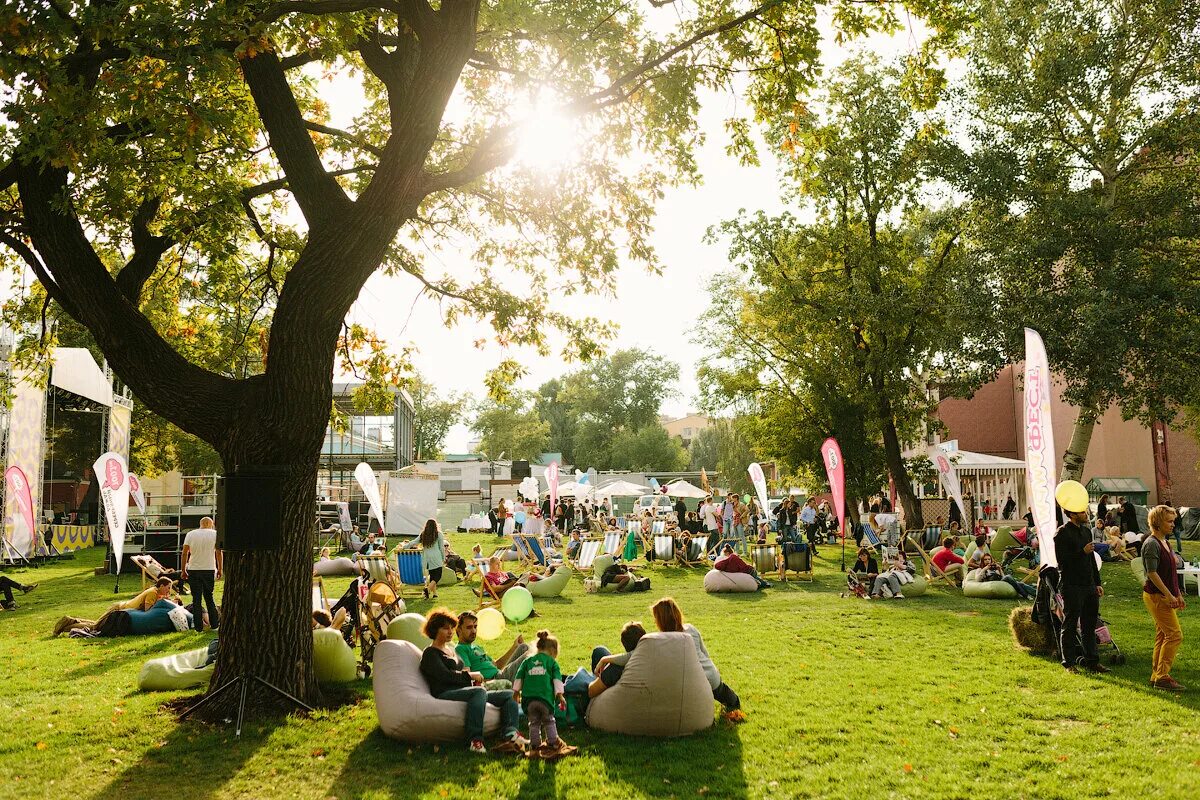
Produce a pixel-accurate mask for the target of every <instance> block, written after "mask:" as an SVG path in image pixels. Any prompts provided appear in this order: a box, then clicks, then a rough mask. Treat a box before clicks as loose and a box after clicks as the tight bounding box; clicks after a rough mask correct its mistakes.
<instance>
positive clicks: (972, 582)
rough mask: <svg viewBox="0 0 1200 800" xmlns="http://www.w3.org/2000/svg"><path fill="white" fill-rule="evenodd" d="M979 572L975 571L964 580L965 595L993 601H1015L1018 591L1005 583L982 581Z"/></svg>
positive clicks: (969, 573)
mask: <svg viewBox="0 0 1200 800" xmlns="http://www.w3.org/2000/svg"><path fill="white" fill-rule="evenodd" d="M978 578H979V570H977V569H973V570H971V571H970V572H968V573H967V577H966V578H964V579H963V585H962V590H963V595H965V596H966V597H986V598H991V599H993V600H1015V599H1016V598H1017V590H1016V589H1014V588H1013V587H1011V586H1009V585H1008V584H1007V583H1006V582H1004V581H981V580H978Z"/></svg>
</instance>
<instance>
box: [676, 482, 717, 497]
mask: <svg viewBox="0 0 1200 800" xmlns="http://www.w3.org/2000/svg"><path fill="white" fill-rule="evenodd" d="M667 494H669V495H671V497H691V498H695V499H697V500H698V499H701V498H704V497H708V495H709V493H708V492H706V491H704V490H703V489H701V488H700V487H699V486H695V485H693V484H690V483H688V482H687V481H684V480H678V481H672V482H671V483H668V484H667Z"/></svg>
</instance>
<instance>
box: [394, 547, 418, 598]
mask: <svg viewBox="0 0 1200 800" xmlns="http://www.w3.org/2000/svg"><path fill="white" fill-rule="evenodd" d="M396 573H397V575H398V577H399V583H398V585H397V586H395V587H394V590H395V592H396V594H397V595H399V596H400V597H407V596H412V597H424V596H425V587H426V579H425V559H424V557H423V555H422V553H421V551H420V550H400V551H399V552H397V553H396Z"/></svg>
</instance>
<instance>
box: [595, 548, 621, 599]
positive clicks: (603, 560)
mask: <svg viewBox="0 0 1200 800" xmlns="http://www.w3.org/2000/svg"><path fill="white" fill-rule="evenodd" d="M616 560H617V559H616V558H614V557H613V556H612V555H611V554H609V553H602V554H601V555H598V556H596V560H595V561H593V562H592V577H593V578H595V579H596V584H597V585H599V584H600V579H601V578H603V577H604V570H606V569H608V568H609V567H611V566H612V565H613V562H615V561H616ZM600 591H601V592H603V593H605V594H607V593H608V592H618V591H620V588H619V587H618V586H617V584H615V583H610V584H609V585H608V586H605V587H604V588H603V589H600Z"/></svg>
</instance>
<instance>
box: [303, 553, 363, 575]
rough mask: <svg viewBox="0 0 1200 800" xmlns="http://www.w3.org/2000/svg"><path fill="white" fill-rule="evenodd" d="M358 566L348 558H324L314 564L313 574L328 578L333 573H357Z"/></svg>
mask: <svg viewBox="0 0 1200 800" xmlns="http://www.w3.org/2000/svg"><path fill="white" fill-rule="evenodd" d="M357 574H358V567H356V566H355V565H354V562H353V561H351V560H350V559H348V558H345V557H342V558H322V559H321V560H319V561H317V562H316V563H314V564H313V575H316V576H318V577H321V578H328V577H330V576H333V575H357Z"/></svg>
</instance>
